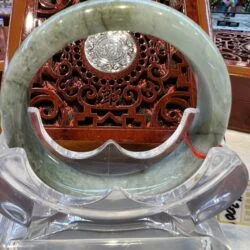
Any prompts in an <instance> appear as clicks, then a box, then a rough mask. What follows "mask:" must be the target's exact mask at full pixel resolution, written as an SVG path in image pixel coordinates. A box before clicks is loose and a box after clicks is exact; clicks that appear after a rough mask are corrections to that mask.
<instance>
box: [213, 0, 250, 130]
mask: <svg viewBox="0 0 250 250" xmlns="http://www.w3.org/2000/svg"><path fill="white" fill-rule="evenodd" d="M244 2H245V3H244ZM243 3H244V8H243V7H241V8H240V7H239V6H238V7H237V11H238V12H241V14H240V15H238V14H237V13H236V16H235V17H232V18H229V17H224V20H225V21H230V20H231V21H233V22H239V24H240V25H239V27H238V28H230V27H229V26H225V27H223V29H222V28H221V29H220V27H216V29H215V30H213V35H214V41H215V43H216V45H217V47H218V48H219V50H220V52H221V54H222V56H223V57H224V59H225V62H226V64H227V66H228V69H229V73H230V75H231V82H232V95H233V103H232V113H231V117H230V121H229V128H231V129H234V130H239V131H243V132H250V101H249V100H250V31H247V30H249V29H247V28H246V27H248V26H249V24H250V9H249V3H250V2H249V1H241V2H239V4H243ZM213 8H214V7H213ZM212 15H213V13H212ZM216 15H218V16H220V18H221V20H222V19H223V13H218V14H217V13H215V17H216ZM215 20H216V19H215ZM241 22H242V23H241ZM247 22H248V23H247ZM215 24H216V22H214V25H215ZM241 27H242V28H241Z"/></svg>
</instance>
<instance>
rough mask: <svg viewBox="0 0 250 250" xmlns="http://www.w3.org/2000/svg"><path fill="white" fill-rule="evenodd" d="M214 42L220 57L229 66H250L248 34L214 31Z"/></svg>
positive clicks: (249, 35) (249, 37)
mask: <svg viewBox="0 0 250 250" xmlns="http://www.w3.org/2000/svg"><path fill="white" fill-rule="evenodd" d="M214 34H215V42H216V45H217V47H218V48H219V50H220V52H221V54H222V56H223V57H224V59H225V60H227V61H229V63H230V64H238V63H241V66H247V67H249V66H250V33H247V32H236V31H223V30H220V31H215V32H214Z"/></svg>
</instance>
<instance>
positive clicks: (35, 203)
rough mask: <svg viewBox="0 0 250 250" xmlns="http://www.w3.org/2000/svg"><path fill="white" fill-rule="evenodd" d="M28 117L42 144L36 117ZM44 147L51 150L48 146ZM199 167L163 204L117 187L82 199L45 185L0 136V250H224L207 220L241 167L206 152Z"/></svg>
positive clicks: (233, 186)
mask: <svg viewBox="0 0 250 250" xmlns="http://www.w3.org/2000/svg"><path fill="white" fill-rule="evenodd" d="M29 112H30V115H31V117H33V119H32V120H33V122H35V124H36V122H38V123H37V124H36V125H37V126H38V127H40V129H39V130H38V131H40V132H38V133H40V136H41V137H43V139H44V140H46V136H47V134H46V131H45V130H44V128H43V126H42V125H41V122H40V117H39V115H38V114H39V113H38V112H37V111H36V110H34V109H30V110H29ZM187 112H189V111H187ZM191 113H192V112H191ZM189 115H190V114H189ZM189 115H187V117H189ZM184 119H185V118H184ZM186 121H188V119H187V120H186ZM36 125H35V127H36ZM181 126H183V128H184V127H185V126H186V123H184V124H182V125H181ZM50 145H51V146H52V147H55V148H56V143H55V142H53V141H52V140H51V141H50ZM66 151H67V150H65V152H66ZM200 169H203V174H202V177H201V176H199V174H198V175H197V173H196V174H195V175H194V176H193V177H192V178H198V179H199V180H198V181H197V183H196V184H195V185H194V186H193V187H192V188H190V189H189V188H188V186H187V185H186V186H185V185H184V186H183V185H182V186H181V187H182V188H181V189H175V190H174V191H170V192H168V196H166V197H167V199H169V203H168V202H167V203H166V202H165V203H162V204H160V203H159V204H157V203H156V204H155V205H153V204H152V200H154V199H153V198H154V197H150V199H148V200H149V201H148V200H147V199H145V198H141V199H140V197H139V196H138V195H137V196H133V195H130V194H129V193H127V192H125V191H124V190H123V189H122V188H120V187H113V188H110V189H109V190H108V191H107V193H105V194H104V196H103V197H98V198H96V197H92V198H91V197H90V199H89V201H88V200H86V198H84V199H82V198H81V197H74V196H71V195H65V194H63V193H60V192H58V191H56V190H54V189H52V188H51V187H49V186H48V185H46V184H45V183H44V182H43V181H42V180H40V179H39V178H38V177H37V176H36V174H35V172H34V171H33V169H32V168H31V166H30V164H29V162H28V159H27V156H26V153H25V151H24V150H23V149H22V148H8V147H7V146H6V144H5V142H4V135H2V136H1V147H0V190H1V191H0V203H1V204H0V212H1V220H0V240H1V243H2V248H1V249H26V250H28V249H37V250H38V249H39V250H40V249H51V250H52V249H53V250H56V249H72V248H73V249H75V250H78V249H79V250H80V249H81V250H82V249H90V250H91V249H95V250H97V249H127V248H130V249H144V250H147V249H153V248H157V249H165V250H166V249H169V250H170V249H171V250H172V249H175V250H178V249H180V250H181V249H186V250H188V249H192V250H194V249H197V250H198V249H199V250H203V249H204V250H208V249H218V250H219V249H230V248H229V247H228V246H227V244H226V240H225V239H224V236H223V233H222V232H221V230H220V227H219V225H218V224H217V222H216V220H215V219H213V217H214V216H215V215H216V214H218V213H219V212H221V211H223V210H224V209H226V208H227V207H228V206H229V205H230V204H231V203H232V202H233V201H234V200H236V199H237V198H239V196H240V195H241V193H242V192H243V191H244V189H245V187H246V185H247V181H248V172H247V169H246V167H245V166H244V164H243V163H242V162H241V160H240V159H239V157H238V156H237V155H236V154H235V153H234V152H232V151H230V150H229V149H228V148H226V147H216V148H212V149H211V150H210V151H209V152H208V155H207V158H206V159H205V160H204V161H203V163H202V166H201V167H200ZM185 187H186V189H187V190H184V189H185ZM177 190H179V191H178V192H179V193H178V192H177ZM184 191H185V192H184ZM170 194H171V195H170ZM162 199H164V195H162ZM98 214H99V215H98ZM100 214H101V216H100ZM119 215H120V217H119ZM112 216H113V219H112ZM119 218H120V219H119Z"/></svg>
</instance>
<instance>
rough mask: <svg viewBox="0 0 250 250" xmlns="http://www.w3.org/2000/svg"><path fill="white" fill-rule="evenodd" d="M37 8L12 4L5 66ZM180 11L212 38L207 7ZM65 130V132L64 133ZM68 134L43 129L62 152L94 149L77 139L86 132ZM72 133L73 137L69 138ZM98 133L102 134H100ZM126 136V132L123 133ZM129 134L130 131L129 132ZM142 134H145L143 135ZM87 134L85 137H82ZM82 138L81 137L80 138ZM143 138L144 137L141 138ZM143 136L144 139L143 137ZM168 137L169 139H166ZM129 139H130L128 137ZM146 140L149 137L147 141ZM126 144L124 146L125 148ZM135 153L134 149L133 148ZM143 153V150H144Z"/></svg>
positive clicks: (190, 4) (34, 0) (29, 0)
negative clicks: (63, 148)
mask: <svg viewBox="0 0 250 250" xmlns="http://www.w3.org/2000/svg"><path fill="white" fill-rule="evenodd" d="M37 6H38V0H22V1H20V0H14V4H13V14H12V18H11V23H10V32H9V37H8V52H7V56H6V65H8V63H9V61H10V60H11V58H12V56H13V55H14V53H15V51H16V50H17V49H18V47H19V46H20V43H21V41H22V40H23V39H24V38H25V37H26V35H27V34H28V33H30V32H31V31H32V29H33V28H34V27H35V22H36V21H37V20H36V16H34V13H36V11H37V9H36V8H37ZM184 9H185V12H186V13H187V15H188V16H189V17H190V18H192V19H193V20H194V21H195V22H197V23H198V24H200V26H201V27H202V28H203V29H204V30H205V31H206V32H207V33H208V34H209V35H212V29H211V23H210V19H209V17H210V11H209V8H208V5H207V2H206V1H200V0H196V1H194V0H191V1H185V4H184ZM68 130H69V129H68ZM70 130H71V131H67V129H66V130H63V129H62V128H47V132H48V133H49V134H50V135H51V136H52V138H54V139H56V140H57V142H58V143H60V144H61V145H62V146H64V147H66V148H70V149H72V150H80V151H81V150H82V149H85V150H89V149H93V148H95V147H96V146H98V143H97V142H96V141H95V142H92V143H91V145H89V144H88V142H86V141H83V140H81V139H77V138H86V135H89V133H90V132H88V131H87V130H86V131H85V132H84V131H81V130H80V129H78V128H72V129H71V128H70ZM92 130H93V131H92V134H95V132H94V131H95V130H94V129H92ZM107 130H109V133H111V132H113V131H112V129H107ZM62 131H63V135H64V136H63V138H67V139H63V140H61V135H62ZM69 132H73V134H74V136H73V137H72V133H69ZM102 132H105V131H104V130H103V131H102ZM124 132H127V134H128V131H124ZM130 132H131V131H130ZM144 132H145V131H144ZM144 132H143V131H139V130H138V131H137V134H135V135H134V136H136V138H137V137H138V138H139V139H138V140H136V141H137V142H138V143H139V144H141V145H142V142H141V141H140V140H141V138H143V135H142V134H143V133H144ZM86 133H87V134H86ZM99 133H100V135H101V134H103V135H104V137H105V140H106V139H107V138H106V136H107V135H106V132H105V133H101V132H100V131H99ZM83 135H85V136H83ZM145 135H146V134H145ZM145 135H144V137H145ZM164 136H166V134H164V133H163V131H158V132H157V136H154V137H152V138H151V141H150V140H147V142H148V143H149V144H148V145H147V147H149V148H150V147H152V146H154V145H153V144H155V139H156V138H157V137H158V138H164ZM168 136H169V135H168ZM132 137H133V136H132ZM148 138H149V137H148ZM128 144H130V145H129V148H131V147H133V145H131V144H132V143H128ZM128 144H127V146H128ZM137 149H138V146H137ZM144 149H145V148H144Z"/></svg>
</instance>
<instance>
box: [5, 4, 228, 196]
mask: <svg viewBox="0 0 250 250" xmlns="http://www.w3.org/2000/svg"><path fill="white" fill-rule="evenodd" d="M108 30H130V31H134V32H142V33H146V34H151V35H154V36H156V37H159V38H161V39H163V40H166V41H168V42H170V43H171V44H173V45H174V46H175V47H176V48H177V49H179V50H180V51H181V52H183V54H184V55H186V57H187V58H188V60H189V62H190V63H191V65H192V67H193V69H194V71H195V72H196V74H197V79H198V108H199V109H200V114H199V115H197V116H196V119H195V122H194V125H193V127H192V128H191V131H190V134H191V139H192V141H193V144H194V145H195V146H196V147H198V148H199V150H201V151H204V152H207V151H208V150H209V149H210V148H211V147H213V146H216V145H218V144H219V143H220V141H221V139H222V138H223V136H224V133H225V130H226V127H227V124H228V118H229V113H230V106H231V87H230V81H229V76H228V72H227V68H226V66H225V63H224V60H223V58H222V57H221V55H220V53H219V51H218V49H217V48H216V47H215V45H214V44H213V42H212V41H211V40H210V38H209V37H208V36H207V35H206V34H205V33H204V32H203V31H202V30H201V29H200V28H199V27H198V25H197V24H195V23H194V22H193V21H191V20H190V19H188V18H187V17H185V16H184V15H182V14H181V13H179V12H177V11H175V10H173V9H171V8H168V7H166V6H163V5H161V4H157V3H155V2H151V1H143V0H138V1H132V0H127V1H122V0H120V1H112V0H107V1H105V2H103V1H90V2H86V3H83V4H79V5H75V6H73V7H71V8H67V9H66V10H64V11H62V12H60V13H59V14H57V15H55V16H53V17H52V18H50V19H49V20H47V21H46V22H45V23H44V24H43V25H42V26H41V27H39V28H37V29H36V30H35V31H34V32H33V33H32V34H31V35H30V36H29V37H28V38H27V39H26V40H25V42H24V43H23V44H22V46H21V47H20V49H19V50H18V52H17V53H16V55H15V56H14V58H13V60H12V61H11V63H10V64H9V67H8V71H7V73H6V74H5V77H4V82H3V89H2V92H1V94H2V110H3V111H4V112H2V122H3V124H2V125H3V130H4V133H5V137H6V141H7V143H8V145H9V146H10V147H23V148H24V149H25V151H26V153H27V155H28V158H29V161H30V164H31V165H32V167H33V169H34V171H35V172H36V174H37V175H38V176H39V177H40V178H42V179H43V180H44V181H45V182H46V183H48V184H49V185H51V186H52V187H54V188H56V189H57V190H60V191H63V192H65V193H72V194H76V195H87V196H88V195H92V194H96V193H100V192H104V191H105V190H106V189H107V188H113V187H114V186H120V187H122V188H124V189H125V190H126V191H128V192H133V193H144V194H158V193H160V192H165V191H167V190H169V189H172V188H174V187H176V186H178V185H180V184H181V183H183V182H185V181H186V180H187V179H189V178H190V177H191V176H192V175H194V174H195V173H196V171H197V170H198V169H199V167H200V166H201V162H202V161H201V160H200V159H197V158H196V157H195V156H194V155H193V154H192V153H191V151H190V150H189V149H188V148H187V146H186V144H185V143H184V142H182V143H181V144H180V146H179V147H178V149H177V150H176V151H174V152H173V153H172V154H171V155H169V156H167V157H165V155H164V157H163V158H161V159H160V160H159V161H157V162H154V163H153V164H151V165H150V166H148V167H150V168H148V169H147V170H144V171H141V172H139V173H136V174H131V175H126V176H110V175H109V172H107V173H106V175H103V176H102V177H100V176H94V175H89V174H86V173H85V172H84V171H81V166H79V167H78V168H72V167H71V166H69V165H68V164H67V162H64V161H62V160H61V158H60V157H55V155H54V154H53V152H47V150H45V149H44V147H43V145H42V143H41V142H40V141H39V139H38V138H37V137H36V136H35V134H34V132H33V127H32V124H31V122H30V120H29V117H28V114H27V105H28V98H29V91H28V90H29V87H30V82H31V80H32V79H33V77H34V75H35V73H36V72H37V70H38V68H40V67H41V66H42V65H43V64H44V62H45V61H47V60H48V59H49V58H50V57H51V56H52V55H53V54H54V53H55V52H56V51H58V50H60V49H61V48H62V47H64V46H65V45H66V44H68V43H69V42H72V41H76V40H79V39H81V38H86V37H87V36H89V35H93V34H96V33H101V32H104V31H108ZM13 90H15V91H13ZM10 107H11V108H10ZM7 110H8V112H7ZM148 153H150V152H145V154H148ZM103 163H104V164H105V165H106V166H107V167H108V165H109V158H108V156H107V155H104V156H103ZM92 164H95V163H94V162H93V163H92ZM145 164H147V162H145ZM85 167H86V166H85ZM87 167H91V166H87ZM128 167H129V166H128ZM83 168H84V166H83ZM196 180H197V181H198V180H199V178H196Z"/></svg>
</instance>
